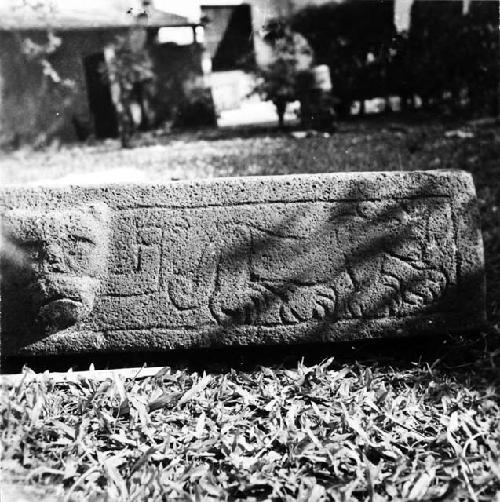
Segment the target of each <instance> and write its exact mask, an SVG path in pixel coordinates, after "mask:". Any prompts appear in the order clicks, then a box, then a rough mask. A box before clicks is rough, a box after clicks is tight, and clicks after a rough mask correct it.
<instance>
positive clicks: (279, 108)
mask: <svg viewBox="0 0 500 502" xmlns="http://www.w3.org/2000/svg"><path fill="white" fill-rule="evenodd" d="M274 106H276V112H277V113H278V127H279V128H280V129H283V128H284V127H285V111H286V102H285V101H277V102H276V103H274Z"/></svg>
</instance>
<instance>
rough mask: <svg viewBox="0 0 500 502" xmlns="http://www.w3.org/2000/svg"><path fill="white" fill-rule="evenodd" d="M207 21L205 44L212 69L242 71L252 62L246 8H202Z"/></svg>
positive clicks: (248, 14)
mask: <svg viewBox="0 0 500 502" xmlns="http://www.w3.org/2000/svg"><path fill="white" fill-rule="evenodd" d="M203 14H204V15H205V16H206V18H207V20H208V24H207V25H206V27H205V41H206V46H207V49H208V52H209V54H210V55H211V56H212V70H213V71H225V70H236V69H245V68H246V67H247V66H249V65H250V66H251V65H252V64H253V63H254V62H255V56H254V43H253V30H252V14H251V10H250V6H249V5H246V4H243V5H235V6H229V7H220V6H213V7H203Z"/></svg>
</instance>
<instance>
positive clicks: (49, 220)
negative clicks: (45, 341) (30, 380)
mask: <svg viewBox="0 0 500 502" xmlns="http://www.w3.org/2000/svg"><path fill="white" fill-rule="evenodd" d="M2 226H3V230H2V235H3V239H4V240H5V245H4V246H3V248H4V252H3V253H2V297H3V300H4V303H5V302H6V303H7V305H5V307H4V308H5V310H4V315H5V316H7V320H6V323H7V324H9V322H12V323H13V324H16V323H17V324H22V325H24V326H28V330H33V329H35V330H36V329H38V330H40V331H42V332H43V333H45V334H51V333H55V332H57V331H60V330H62V329H65V328H68V327H70V326H73V325H75V324H77V323H79V322H81V321H83V320H84V319H85V318H87V316H88V315H89V314H90V312H91V311H92V309H93V307H94V303H95V299H96V296H97V294H98V292H99V286H100V283H101V280H102V278H103V276H104V275H105V271H106V266H107V264H106V257H107V245H108V243H107V210H106V207H105V206H104V205H88V206H84V207H79V208H72V209H62V210H58V211H46V212H42V211H30V210H29V211H22V210H12V211H8V212H7V213H6V214H5V215H4V218H3V221H2ZM9 316H10V317H9Z"/></svg>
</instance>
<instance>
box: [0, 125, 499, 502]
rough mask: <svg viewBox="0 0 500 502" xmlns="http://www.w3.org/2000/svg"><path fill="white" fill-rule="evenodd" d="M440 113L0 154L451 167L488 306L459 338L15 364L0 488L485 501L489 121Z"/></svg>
mask: <svg viewBox="0 0 500 502" xmlns="http://www.w3.org/2000/svg"><path fill="white" fill-rule="evenodd" d="M450 127H451V126H447V127H445V126H443V125H441V124H438V123H435V124H431V125H429V124H427V125H422V124H412V125H408V124H401V123H395V122H389V121H387V120H386V121H384V122H379V121H375V120H373V121H367V122H364V123H352V124H349V125H345V124H344V125H343V126H342V127H341V131H340V132H338V133H336V134H333V135H331V136H330V137H323V136H321V135H316V136H312V137H306V138H295V137H293V136H291V135H289V134H277V133H275V132H272V131H260V132H258V133H254V134H240V135H239V136H238V135H235V134H233V133H231V132H225V133H210V132H202V133H197V134H184V135H176V136H172V137H169V138H162V139H161V141H160V144H156V145H150V146H148V145H147V144H146V145H143V146H140V147H138V148H135V149H132V150H127V151H123V150H120V149H119V148H118V146H117V144H115V143H112V142H111V143H107V144H104V145H94V146H86V147H78V148H77V147H71V148H63V149H60V150H57V151H55V150H52V151H43V152H28V151H21V152H15V153H10V154H5V155H4V156H3V157H1V158H0V175H1V176H2V179H3V180H4V182H8V183H10V182H21V183H29V182H32V181H36V180H40V179H42V178H43V179H51V180H57V179H59V180H61V179H63V180H68V179H69V180H71V176H75V173H77V174H78V173H80V174H82V173H86V174H87V177H88V178H90V179H91V180H93V181H96V180H99V179H105V176H104V175H103V173H105V172H106V171H109V172H111V173H115V174H116V172H118V171H117V170H120V169H121V170H123V169H125V170H126V169H128V170H129V171H126V172H127V173H128V174H130V173H132V174H133V176H134V177H136V179H137V180H140V179H142V180H144V181H168V180H170V179H172V178H175V179H182V178H192V177H198V176H203V177H207V176H241V175H258V174H285V173H304V172H334V171H348V170H387V169H391V170H392V169H430V168H431V169H432V168H433V169H466V170H468V171H471V172H472V173H473V175H474V177H475V181H476V187H477V191H478V199H479V204H480V208H481V214H482V225H483V238H484V242H485V252H486V264H487V271H486V272H487V279H488V301H487V310H488V315H489V319H490V326H489V328H488V329H486V330H485V331H484V332H482V333H474V334H471V335H470V336H467V337H450V336H448V335H447V334H446V333H443V336H442V337H436V338H434V339H431V340H403V341H391V342H385V343H384V342H382V343H368V342H367V343H361V344H357V345H355V346H351V345H345V346H322V347H310V346H307V347H295V348H290V349H289V350H287V351H286V353H284V351H283V350H280V349H269V350H267V349H266V351H263V350H262V349H261V350H254V351H252V350H243V349H242V350H239V351H233V352H225V351H219V352H212V353H211V352H206V351H205V352H202V353H197V354H193V355H192V356H193V357H191V355H184V356H182V355H181V356H178V355H177V356H176V357H177V359H175V358H174V357H173V356H169V355H167V356H154V357H155V360H154V361H153V360H151V359H148V362H149V363H150V364H151V363H154V364H160V365H167V364H168V365H169V366H168V367H165V368H164V369H163V370H162V371H161V372H159V373H158V374H157V375H156V376H153V377H142V376H141V374H140V373H139V374H138V375H137V377H136V378H134V379H124V378H121V377H119V376H117V377H114V378H110V379H108V380H106V381H104V382H98V381H95V380H88V379H82V380H75V381H70V382H54V381H52V380H51V378H50V375H45V376H41V377H37V378H33V377H32V376H30V374H27V378H26V380H25V381H24V382H22V383H20V384H19V385H16V386H14V387H5V388H4V389H3V392H2V395H1V405H0V408H1V412H2V432H1V438H2V470H3V477H4V488H3V489H4V499H5V500H6V501H7V500H16V501H17V500H35V499H39V500H63V499H64V498H65V499H66V500H196V501H198V500H271V499H274V500H301V501H320V500H334V501H344V500H346V501H347V500H368V501H377V500H380V501H382V500H427V501H438V500H450V501H452V500H453V501H454V500H477V501H479V500H497V501H500V390H499V389H500V128H499V127H496V128H495V127H492V128H482V129H475V130H471V131H470V132H472V133H473V136H472V137H465V138H463V137H462V138H461V137H459V136H457V135H453V134H451V135H450V134H448V135H446V134H445V133H446V131H447V130H448V129H449V128H450ZM131 170H133V171H131ZM89 173H90V175H89ZM80 174H78V175H80ZM115 174H114V175H115ZM74 179H75V178H74ZM76 179H77V178H76ZM303 356H304V359H302V357H303ZM145 358H146V356H144V359H143V360H142V361H141V355H136V356H135V360H134V361H132V359H131V360H130V361H126V360H124V359H123V358H122V359H121V360H120V361H119V362H118V363H117V361H116V360H115V361H114V362H113V361H111V362H110V360H106V361H105V360H103V359H100V360H98V359H97V358H96V360H95V362H96V366H98V367H99V365H100V366H105V365H106V364H115V365H117V364H120V363H121V364H124V363H126V362H130V363H132V362H133V363H134V364H137V363H138V362H139V363H141V362H143V361H145V360H146V359H145ZM183 358H184V359H183ZM88 363H89V361H86V364H87V365H88ZM43 364H44V362H42V363H38V366H39V367H41V366H42V365H43ZM45 364H48V362H47V361H45ZM65 364H66V367H67V366H69V364H70V363H69V362H67V361H66V362H65ZM75 364H76V361H75ZM79 364H83V363H82V362H80V363H79ZM21 484H22V485H23V487H22V488H21V487H20V486H21Z"/></svg>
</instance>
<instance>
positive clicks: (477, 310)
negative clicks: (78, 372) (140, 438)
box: [0, 171, 484, 356]
mask: <svg viewBox="0 0 500 502" xmlns="http://www.w3.org/2000/svg"><path fill="white" fill-rule="evenodd" d="M0 213H1V218H2V235H3V242H2V265H1V267H2V290H1V293H2V309H1V310H2V313H1V316H2V317H1V327H2V335H1V336H2V339H1V340H2V353H3V354H4V355H11V356H13V355H21V354H25V355H44V354H68V353H97V352H121V351H158V350H169V349H176V348H192V347H201V346H220V345H247V344H284V343H300V342H315V341H335V340H352V339H359V338H370V337H390V336H407V335H421V334H428V333H440V332H443V331H446V332H449V331H451V332H454V331H461V330H470V329H473V328H476V327H478V326H480V325H481V324H482V323H483V322H484V273H483V249H482V241H481V233H480V227H479V217H478V209H477V205H476V198H475V190H474V185H473V182H472V178H471V176H470V175H469V174H467V173H464V172H458V171H454V172H444V171H442V172H440V171H425V172H383V173H343V174H324V175H303V176H276V177H265V178H232V179H222V178H221V179H214V180H207V181H195V182H191V181H190V182H176V183H171V184H168V185H124V186H120V185H110V186H94V187H78V186H72V187H64V188H61V187H53V188H50V187H33V188H23V187H10V188H4V189H3V190H1V191H0Z"/></svg>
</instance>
